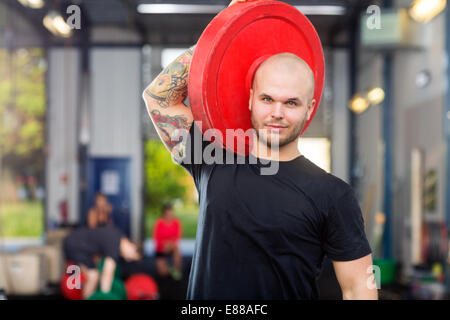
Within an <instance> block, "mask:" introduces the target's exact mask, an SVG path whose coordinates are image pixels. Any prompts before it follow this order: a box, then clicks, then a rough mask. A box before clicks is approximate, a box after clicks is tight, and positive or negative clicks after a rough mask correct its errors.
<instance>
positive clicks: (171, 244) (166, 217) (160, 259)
mask: <svg viewBox="0 0 450 320" xmlns="http://www.w3.org/2000/svg"><path fill="white" fill-rule="evenodd" d="M181 233H182V228H181V223H180V221H179V220H178V219H177V218H176V217H175V216H174V214H173V207H172V205H170V204H165V205H164V206H163V208H162V213H161V217H160V218H158V219H157V220H156V222H155V226H154V229H153V239H154V241H155V252H156V269H157V271H158V274H159V275H160V276H162V277H165V276H167V275H169V274H170V275H171V276H172V277H173V278H174V279H175V280H179V279H181V276H182V273H181V267H182V257H181V252H180V249H179V247H178V241H179V240H180V238H181ZM169 256H172V258H173V267H169V265H168V262H167V258H168V257H169Z"/></svg>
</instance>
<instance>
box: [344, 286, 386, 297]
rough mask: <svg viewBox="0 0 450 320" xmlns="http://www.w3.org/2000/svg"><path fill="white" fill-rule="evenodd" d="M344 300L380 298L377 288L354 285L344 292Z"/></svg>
mask: <svg viewBox="0 0 450 320" xmlns="http://www.w3.org/2000/svg"><path fill="white" fill-rule="evenodd" d="M342 298H343V300H378V291H377V289H376V288H371V289H369V288H368V287H367V286H360V287H354V288H352V289H349V290H346V291H343V292H342Z"/></svg>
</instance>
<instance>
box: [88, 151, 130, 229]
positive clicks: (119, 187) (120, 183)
mask: <svg viewBox="0 0 450 320" xmlns="http://www.w3.org/2000/svg"><path fill="white" fill-rule="evenodd" d="M130 163H131V161H130V159H129V158H90V159H89V167H88V177H89V179H88V181H89V182H88V183H89V187H88V207H89V208H90V207H92V206H93V204H94V196H95V193H96V192H101V193H103V194H104V195H105V196H106V197H107V198H108V201H109V203H110V204H111V205H112V207H113V210H112V219H113V222H114V224H115V225H116V226H117V227H118V228H119V229H120V230H122V232H123V233H124V234H125V235H126V236H127V237H130V214H131V196H130V186H131V181H130ZM87 212H88V211H86V210H85V212H84V213H83V215H84V219H83V221H84V223H85V224H86V218H87V217H86V215H87Z"/></svg>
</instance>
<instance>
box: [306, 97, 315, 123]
mask: <svg viewBox="0 0 450 320" xmlns="http://www.w3.org/2000/svg"><path fill="white" fill-rule="evenodd" d="M315 107H316V99H312V100H311V102H310V103H309V105H308V110H307V111H306V112H307V119H308V121H309V119H310V118H311V115H312V113H313V111H314V108H315Z"/></svg>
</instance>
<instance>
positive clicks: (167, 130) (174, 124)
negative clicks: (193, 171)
mask: <svg viewBox="0 0 450 320" xmlns="http://www.w3.org/2000/svg"><path fill="white" fill-rule="evenodd" d="M151 115H152V118H153V121H154V123H155V124H156V126H157V127H158V129H159V130H160V132H161V133H162V134H163V135H164V137H163V141H164V142H165V143H166V145H167V147H168V148H169V149H170V150H172V149H173V148H174V147H176V146H177V145H178V144H179V142H180V141H177V140H172V136H171V133H172V132H173V131H174V130H177V129H185V130H188V129H189V128H190V127H191V125H192V122H189V121H188V120H187V119H186V117H185V116H183V115H175V116H169V115H164V114H161V112H160V111H159V110H157V109H154V110H152V111H151Z"/></svg>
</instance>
